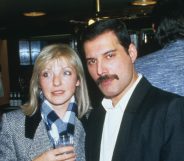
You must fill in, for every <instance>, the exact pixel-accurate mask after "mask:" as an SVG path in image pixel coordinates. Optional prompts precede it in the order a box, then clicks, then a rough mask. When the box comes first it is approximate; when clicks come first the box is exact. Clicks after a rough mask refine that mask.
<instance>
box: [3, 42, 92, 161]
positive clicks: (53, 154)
mask: <svg viewBox="0 0 184 161" xmlns="http://www.w3.org/2000/svg"><path fill="white" fill-rule="evenodd" d="M89 109H90V101H89V97H88V91H87V86H86V81H85V77H84V71H83V67H82V63H81V60H80V58H79V57H78V55H77V53H76V52H75V51H74V50H73V49H72V48H71V47H69V46H68V45H66V44H54V45H49V46H47V47H45V48H44V49H43V50H42V51H41V53H40V54H39V56H38V57H37V59H36V62H35V65H34V69H33V74H32V78H31V82H30V99H29V101H28V103H26V104H25V105H23V107H22V110H18V111H13V112H10V113H7V114H4V115H3V119H2V120H3V121H2V130H1V132H0V160H1V161H5V160H6V161H10V160H14V161H23V160H24V161H25V160H26V161H29V160H30V161H31V160H34V161H55V160H59V161H62V160H67V161H73V160H76V161H84V160H85V153H84V140H85V132H84V128H83V126H82V123H81V121H80V118H82V117H83V116H84V115H85V114H86V113H87V112H89ZM63 134H68V135H71V136H73V138H74V146H66V147H59V148H55V146H56V142H57V141H58V140H59V136H60V135H63ZM71 151H72V152H71Z"/></svg>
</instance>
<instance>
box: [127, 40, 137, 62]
mask: <svg viewBox="0 0 184 161" xmlns="http://www.w3.org/2000/svg"><path fill="white" fill-rule="evenodd" d="M128 53H129V55H130V58H131V60H132V63H134V62H135V60H136V59H137V48H136V46H135V45H134V44H133V43H131V44H130V45H129V48H128Z"/></svg>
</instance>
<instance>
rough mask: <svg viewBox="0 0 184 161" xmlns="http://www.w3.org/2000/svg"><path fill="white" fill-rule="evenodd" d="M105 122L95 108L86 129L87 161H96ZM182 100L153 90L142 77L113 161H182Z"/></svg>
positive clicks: (133, 97)
mask: <svg viewBox="0 0 184 161" xmlns="http://www.w3.org/2000/svg"><path fill="white" fill-rule="evenodd" d="M104 119H105V110H104V108H103V107H99V108H98V107H97V108H95V109H94V110H93V111H92V112H91V114H90V117H89V119H88V125H87V128H86V132H87V135H86V155H87V161H99V157H100V154H99V153H100V143H101V136H102V130H103V123H104ZM183 151H184V99H183V98H182V97H180V96H178V95H175V94H171V93H168V92H165V91H163V90H160V89H158V88H156V87H153V86H152V85H151V84H150V83H149V82H148V81H147V80H146V79H145V78H144V77H143V78H142V79H141V80H140V82H139V84H138V85H137V87H136V88H135V90H134V92H133V94H132V96H131V98H130V100H129V102H128V105H127V107H126V109H125V113H124V116H123V119H122V122H121V126H120V130H119V134H118V137H117V142H116V144H115V149H114V153H113V157H112V161H184V154H183Z"/></svg>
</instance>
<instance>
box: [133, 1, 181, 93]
mask: <svg viewBox="0 0 184 161" xmlns="http://www.w3.org/2000/svg"><path fill="white" fill-rule="evenodd" d="M152 27H153V30H154V32H155V36H156V39H157V41H158V43H159V44H160V45H161V46H162V48H161V49H160V50H158V51H156V52H153V53H150V54H148V55H146V56H143V57H140V58H138V59H137V61H136V63H135V67H136V69H137V71H138V72H140V73H143V74H144V76H145V77H146V78H147V79H148V80H149V81H150V82H151V83H152V84H153V85H154V86H156V87H159V88H161V89H164V90H167V91H169V92H174V93H177V94H180V95H182V96H184V1H183V0H158V1H157V4H156V5H155V7H154V9H153V12H152Z"/></svg>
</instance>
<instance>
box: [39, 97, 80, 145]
mask: <svg viewBox="0 0 184 161" xmlns="http://www.w3.org/2000/svg"><path fill="white" fill-rule="evenodd" d="M40 109H41V115H42V118H43V120H44V122H45V125H46V129H47V131H48V133H49V136H50V139H51V141H52V142H53V144H54V145H55V143H57V142H58V140H59V136H61V135H65V134H69V135H74V128H75V117H76V115H77V104H76V103H75V99H74V96H73V97H72V98H71V101H70V104H69V106H68V109H67V111H66V113H65V115H64V117H63V118H62V119H61V118H59V116H58V115H57V114H56V113H55V111H54V110H53V109H52V107H51V105H50V103H49V102H48V101H47V100H46V99H44V100H43V102H42V103H41V108H40Z"/></svg>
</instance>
